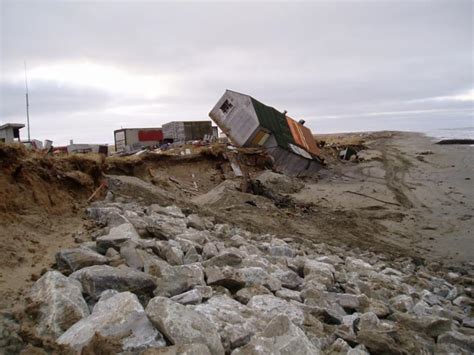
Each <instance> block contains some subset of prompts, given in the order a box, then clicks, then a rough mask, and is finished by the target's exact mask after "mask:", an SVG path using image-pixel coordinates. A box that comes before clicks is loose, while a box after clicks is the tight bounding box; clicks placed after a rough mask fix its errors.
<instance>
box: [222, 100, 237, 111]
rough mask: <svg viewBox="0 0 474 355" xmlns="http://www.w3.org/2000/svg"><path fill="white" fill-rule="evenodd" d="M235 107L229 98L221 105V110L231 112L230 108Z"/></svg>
mask: <svg viewBox="0 0 474 355" xmlns="http://www.w3.org/2000/svg"><path fill="white" fill-rule="evenodd" d="M232 107H234V105H232V104H231V103H230V102H229V100H225V101H224V103H223V104H222V106H221V111H222V112H224V113H227V112H229V110H230V109H231V108H232Z"/></svg>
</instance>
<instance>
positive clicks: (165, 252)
mask: <svg viewBox="0 0 474 355" xmlns="http://www.w3.org/2000/svg"><path fill="white" fill-rule="evenodd" d="M160 254H161V255H160V256H161V257H163V259H165V260H166V261H167V262H168V263H169V264H170V265H182V264H183V259H184V253H183V251H182V250H181V246H179V244H178V245H171V244H169V243H168V244H166V245H165V246H164V247H163V248H162V249H161V250H160Z"/></svg>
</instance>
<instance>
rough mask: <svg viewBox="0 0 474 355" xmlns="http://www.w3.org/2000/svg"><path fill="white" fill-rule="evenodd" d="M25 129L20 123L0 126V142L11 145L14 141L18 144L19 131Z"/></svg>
mask: <svg viewBox="0 0 474 355" xmlns="http://www.w3.org/2000/svg"><path fill="white" fill-rule="evenodd" d="M23 127H25V125H24V124H22V123H6V124H4V125H1V126H0V142H3V143H13V142H15V139H16V141H17V142H20V129H21V128H23Z"/></svg>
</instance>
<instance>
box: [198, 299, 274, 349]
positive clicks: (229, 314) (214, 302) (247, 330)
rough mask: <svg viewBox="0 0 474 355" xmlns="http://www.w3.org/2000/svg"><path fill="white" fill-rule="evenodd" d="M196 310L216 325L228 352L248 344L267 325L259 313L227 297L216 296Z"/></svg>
mask: <svg viewBox="0 0 474 355" xmlns="http://www.w3.org/2000/svg"><path fill="white" fill-rule="evenodd" d="M194 310H195V311H196V312H198V313H200V314H202V315H203V316H205V317H206V318H207V319H208V320H209V321H210V322H211V323H212V324H214V325H216V327H217V329H218V332H219V334H220V336H221V339H222V342H223V345H224V347H225V349H226V351H230V350H231V349H233V348H235V347H238V346H242V345H244V344H246V343H247V342H248V341H249V340H250V337H251V336H252V335H253V334H255V333H256V332H257V331H259V330H262V329H263V328H264V327H265V324H266V322H265V321H264V320H263V319H262V316H261V315H260V314H259V312H256V311H255V310H253V309H251V308H249V307H247V306H244V305H242V304H240V303H239V302H237V301H235V300H233V299H232V298H230V297H229V296H227V295H217V296H214V297H212V298H211V299H210V300H209V301H208V302H206V303H203V304H200V305H197V306H195V307H194Z"/></svg>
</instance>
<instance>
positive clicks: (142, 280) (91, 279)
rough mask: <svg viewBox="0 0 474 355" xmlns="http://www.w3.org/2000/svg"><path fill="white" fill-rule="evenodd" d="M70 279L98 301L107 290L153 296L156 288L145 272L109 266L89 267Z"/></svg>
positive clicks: (77, 272) (72, 275)
mask: <svg viewBox="0 0 474 355" xmlns="http://www.w3.org/2000/svg"><path fill="white" fill-rule="evenodd" d="M69 278H71V279H74V280H78V281H79V282H80V283H81V284H82V288H83V290H84V293H86V294H87V295H89V297H91V298H92V299H97V298H98V297H99V296H100V294H101V293H102V292H103V291H105V290H109V289H111V290H116V291H119V292H121V291H130V292H133V293H135V294H137V295H141V296H147V295H152V294H153V290H154V289H155V288H156V284H155V281H154V279H153V277H151V276H150V275H148V274H145V273H144V272H141V271H137V270H134V269H130V268H127V267H124V268H115V267H111V266H108V265H95V266H89V267H86V268H84V269H81V270H79V271H76V272H74V273H72V274H71V275H70V276H69Z"/></svg>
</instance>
